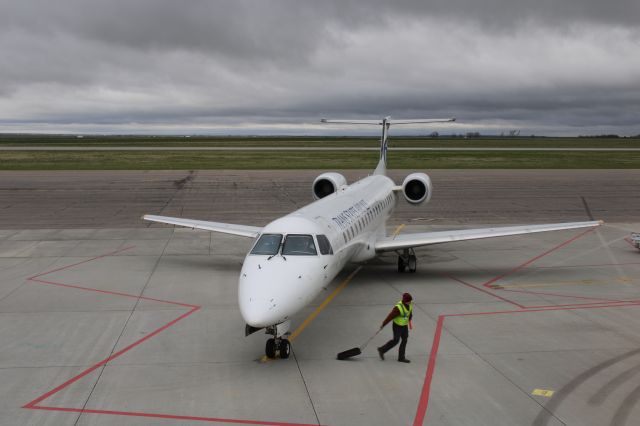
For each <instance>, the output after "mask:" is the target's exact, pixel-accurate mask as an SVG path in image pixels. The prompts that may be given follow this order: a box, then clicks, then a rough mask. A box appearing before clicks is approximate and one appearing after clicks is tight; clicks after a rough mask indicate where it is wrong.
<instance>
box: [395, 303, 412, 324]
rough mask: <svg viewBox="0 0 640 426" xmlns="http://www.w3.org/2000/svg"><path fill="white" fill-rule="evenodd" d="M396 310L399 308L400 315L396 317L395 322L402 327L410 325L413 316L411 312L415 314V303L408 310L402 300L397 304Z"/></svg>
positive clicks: (410, 304)
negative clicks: (410, 318)
mask: <svg viewBox="0 0 640 426" xmlns="http://www.w3.org/2000/svg"><path fill="white" fill-rule="evenodd" d="M396 308H398V311H399V312H400V315H398V316H397V317H395V318H394V319H393V322H394V323H396V324H398V325H401V326H406V325H407V324H409V317H410V316H411V312H413V302H411V303H409V309H407V307H406V306H404V303H402V300H401V301H399V302H398V304H396Z"/></svg>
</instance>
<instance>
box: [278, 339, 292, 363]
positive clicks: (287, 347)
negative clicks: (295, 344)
mask: <svg viewBox="0 0 640 426" xmlns="http://www.w3.org/2000/svg"><path fill="white" fill-rule="evenodd" d="M290 353H291V343H289V341H288V340H287V339H282V340H281V341H280V358H282V359H287V358H289V354H290Z"/></svg>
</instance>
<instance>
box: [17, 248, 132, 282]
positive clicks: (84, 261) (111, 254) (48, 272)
mask: <svg viewBox="0 0 640 426" xmlns="http://www.w3.org/2000/svg"><path fill="white" fill-rule="evenodd" d="M134 247H135V246H129V247H124V248H121V249H118V250H114V251H110V252H109V253H105V254H101V255H99V256H95V257H92V258H89V259H85V260H83V261H81V262H76V263H72V264H71V265H66V266H62V267H60V268H56V269H52V270H50V271H47V272H42V273H41V274H38V275H34V276H32V277H29V278H27V279H28V280H33V279H34V278H38V277H42V276H44V275H49V274H53V273H54V272H58V271H64V270H65V269H69V268H73V267H74V266H78V265H82V264H83V263H88V262H93V261H94V260H98V259H102V258H103V257H108V256H113V255H114V254H117V253H120V252H123V251H126V250H131V249H132V248H134Z"/></svg>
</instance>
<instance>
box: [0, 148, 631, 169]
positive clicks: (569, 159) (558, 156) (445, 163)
mask: <svg viewBox="0 0 640 426" xmlns="http://www.w3.org/2000/svg"><path fill="white" fill-rule="evenodd" d="M377 159H378V153H377V152H375V151H337V152H332V151H316V152H309V151H285V152H274V151H269V152H257V151H243V152H238V151H0V170H206V169H373V168H374V167H375V165H376V163H377ZM388 161H389V164H388V167H389V168H392V169H415V170H425V169H438V168H440V169H460V168H463V169H464V168H468V169H629V168H634V169H635V168H640V152H575V151H560V152H535V151H526V152H511V151H502V152H500V151H497V152H495V151H490V152H487V151H465V152H443V151H428V152H425V151H413V152H411V151H399V152H393V151H391V152H389V155H388Z"/></svg>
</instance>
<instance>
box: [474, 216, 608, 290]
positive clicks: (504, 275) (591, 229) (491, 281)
mask: <svg viewBox="0 0 640 426" xmlns="http://www.w3.org/2000/svg"><path fill="white" fill-rule="evenodd" d="M594 229H595V228H589V229H587V230H586V231H583V232H581V233H579V234H578V235H576V236H575V237H573V238H570V239H568V240H567V241H565V242H563V243H560V244H558V245H557V246H555V247H553V248H550V249H549V250H547V251H545V252H544V253H542V254H539V255H537V256H535V257H533V258H531V259H529V260H527V261H526V262H524V263H522V264H520V265H518V266H516V267H515V268H513V269H511V270H510V271H507V272H505V273H504V274H502V275H498V276H497V277H495V278H492V279H490V280H489V281H487V282H486V283H484V284H482V285H483V286H484V287H489V286H490V285H491V284H493V283H495V282H496V281H500V280H502V279H504V278H506V277H508V276H509V275H511V274H513V273H515V272H518V271H519V270H521V269H523V268H526V267H527V266H529V265H531V264H532V263H533V262H535V261H536V260H538V259H541V258H543V257H545V256H547V255H549V254H551V253H553V252H554V251H556V250H558V249H561V248H562V247H565V246H567V245H569V244H571V243H572V242H574V241H575V240H577V239H578V238H580V237H582V236H583V235H586V234H588V233H589V232H593V230H594Z"/></svg>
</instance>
